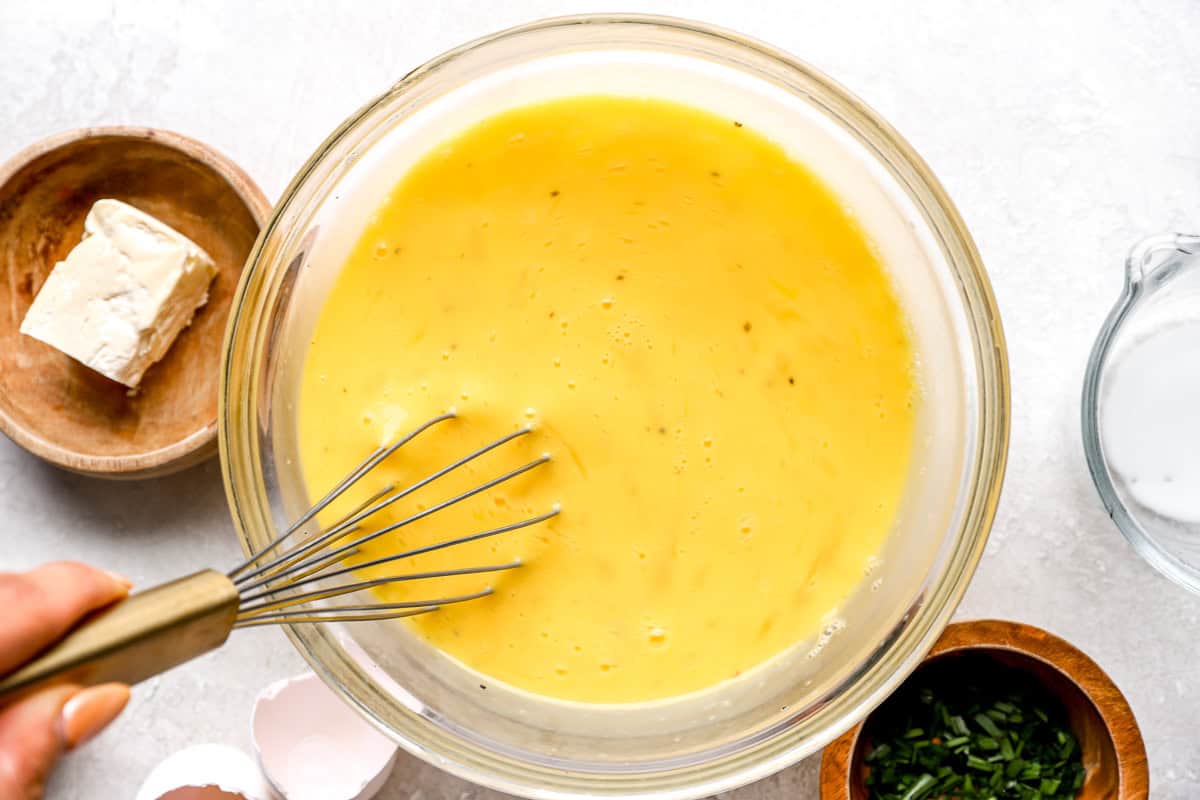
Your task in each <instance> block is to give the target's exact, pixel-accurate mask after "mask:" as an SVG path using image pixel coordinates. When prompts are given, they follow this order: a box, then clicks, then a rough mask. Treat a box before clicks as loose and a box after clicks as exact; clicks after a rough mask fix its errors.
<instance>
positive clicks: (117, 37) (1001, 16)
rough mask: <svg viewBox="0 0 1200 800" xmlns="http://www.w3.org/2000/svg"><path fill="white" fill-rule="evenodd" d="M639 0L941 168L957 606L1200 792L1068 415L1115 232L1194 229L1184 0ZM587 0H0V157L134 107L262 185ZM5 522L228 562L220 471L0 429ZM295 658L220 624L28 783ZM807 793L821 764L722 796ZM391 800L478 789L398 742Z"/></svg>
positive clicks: (1134, 570)
mask: <svg viewBox="0 0 1200 800" xmlns="http://www.w3.org/2000/svg"><path fill="white" fill-rule="evenodd" d="M248 5H253V10H247V9H246V8H244V6H248ZM627 5H628V4H627ZM636 5H638V6H640V7H641V8H642V9H643V10H654V11H660V12H663V13H669V14H675V15H679V16H689V17H694V18H699V19H705V20H708V21H711V22H715V23H718V24H723V25H725V26H728V27H731V28H735V29H738V30H741V31H744V32H746V33H748V34H751V35H753V36H756V37H758V38H761V39H764V40H766V41H769V42H771V43H773V44H775V45H778V46H780V47H783V48H785V49H787V50H790V51H791V52H793V53H795V54H796V55H798V56H800V57H801V58H804V59H806V60H808V61H810V62H811V63H813V64H815V65H816V66H818V67H820V68H822V69H824V70H825V71H827V72H829V73H831V74H832V75H833V76H835V77H836V78H837V79H838V80H840V81H841V82H843V83H844V84H845V85H846V86H848V87H849V88H850V89H851V90H852V91H854V92H856V93H857V94H859V95H860V96H861V97H862V98H863V99H865V100H866V101H867V102H868V103H870V104H871V105H873V106H874V107H875V108H877V109H878V110H879V111H880V112H882V113H883V114H884V115H885V116H886V117H887V118H888V119H890V120H891V122H892V123H893V124H895V125H896V127H897V128H899V129H900V130H901V131H902V132H903V133H904V135H905V136H906V137H908V139H909V140H910V141H911V142H912V143H913V145H914V146H915V147H916V148H917V150H918V151H919V152H920V153H921V154H922V155H923V156H924V157H925V158H926V159H927V160H928V161H929V162H930V164H931V165H932V166H933V168H934V170H935V171H936V172H937V174H938V175H939V176H940V177H941V178H942V180H943V182H944V183H945V185H946V187H947V189H948V190H949V192H950V195H951V196H952V197H953V198H954V200H955V201H956V203H957V204H958V206H959V208H960V210H961V211H962V213H963V216H964V217H965V218H966V220H967V223H968V225H969V227H970V228H971V230H972V231H973V233H974V235H975V237H976V240H977V242H978V244H979V247H980V250H981V251H982V253H983V256H984V259H985V261H986V262H987V264H988V267H989V269H990V272H991V275H992V279H993V281H994V284H995V289H996V294H997V296H998V299H999V302H1000V307H1001V310H1002V312H1003V318H1004V324H1005V328H1006V330H1007V334H1008V339H1009V346H1010V350H1011V357H1012V377H1013V385H1014V389H1013V436H1012V449H1011V461H1010V467H1009V477H1008V482H1007V485H1006V489H1005V493H1004V497H1003V501H1002V503H1001V508H1000V514H999V518H998V519H997V522H996V526H995V529H994V531H993V534H992V539H991V542H990V544H989V546H988V551H987V558H986V559H985V561H984V563H983V565H982V567H981V568H980V571H979V573H978V575H977V577H976V579H975V581H974V583H973V584H972V586H971V589H970V592H969V593H968V595H967V599H966V601H965V602H964V604H963V607H962V609H961V611H960V616H962V617H974V616H985V615H986V616H998V617H1006V618H1011V619H1017V620H1022V621H1026V622H1031V623H1034V624H1037V625H1041V626H1044V627H1046V628H1049V629H1050V630H1052V631H1055V632H1057V633H1059V634H1061V635H1063V636H1065V637H1067V638H1068V639H1070V640H1072V641H1073V642H1075V643H1076V644H1078V645H1079V646H1081V647H1082V648H1083V649H1085V650H1086V651H1088V652H1089V653H1091V654H1092V655H1093V656H1094V657H1095V658H1096V659H1097V660H1098V661H1099V662H1100V663H1101V665H1102V666H1103V667H1104V668H1105V669H1107V670H1108V671H1109V673H1110V674H1111V675H1112V676H1113V677H1114V678H1115V679H1116V681H1117V682H1118V683H1119V684H1120V685H1121V686H1122V687H1123V688H1124V690H1125V691H1126V693H1127V694H1128V696H1129V699H1130V701H1131V703H1132V704H1133V708H1134V711H1135V712H1136V713H1137V715H1138V718H1139V720H1140V721H1141V724H1142V728H1143V731H1144V733H1145V736H1146V741H1147V744H1148V746H1149V751H1150V763H1151V771H1152V775H1153V782H1154V790H1153V796H1154V797H1155V798H1156V800H1157V799H1160V798H1161V799H1162V800H1185V799H1188V798H1195V797H1198V796H1200V743H1198V741H1197V738H1196V735H1195V723H1196V720H1198V719H1200V658H1197V656H1198V654H1200V653H1198V650H1200V648H1198V646H1197V644H1196V632H1197V631H1198V630H1200V619H1198V617H1200V598H1193V597H1191V596H1188V595H1187V594H1185V593H1184V592H1183V591H1182V590H1179V589H1176V588H1175V587H1174V586H1173V585H1171V584H1169V583H1167V582H1166V581H1165V580H1164V579H1161V578H1159V577H1158V576H1157V575H1156V574H1154V573H1152V572H1151V571H1150V569H1149V568H1148V567H1146V566H1144V565H1143V564H1142V563H1141V562H1140V561H1138V560H1137V558H1136V557H1135V556H1134V555H1133V553H1132V552H1131V551H1130V549H1129V548H1128V547H1127V546H1126V545H1125V544H1124V542H1123V540H1121V539H1120V537H1119V536H1118V534H1117V533H1116V531H1115V530H1114V529H1113V528H1112V526H1111V525H1110V523H1109V522H1108V520H1107V518H1106V517H1105V516H1104V514H1103V512H1102V511H1101V509H1100V506H1099V503H1098V501H1097V500H1096V497H1095V494H1094V492H1093V490H1092V487H1091V484H1090V482H1089V480H1088V477H1087V474H1086V471H1085V468H1084V464H1083V458H1082V455H1081V452H1080V446H1079V435H1078V431H1077V428H1078V424H1077V420H1078V414H1077V402H1078V390H1079V382H1080V378H1081V375H1082V371H1083V363H1084V360H1085V358H1086V355H1087V352H1088V349H1089V347H1090V344H1091V339H1092V337H1093V336H1094V334H1095V332H1096V330H1097V328H1098V327H1099V324H1100V321H1101V319H1102V318H1103V316H1104V314H1105V312H1106V311H1107V309H1108V306H1109V305H1110V304H1111V302H1112V301H1113V300H1114V299H1115V297H1116V294H1117V291H1118V289H1119V286H1120V267H1119V265H1120V260H1121V257H1122V255H1123V253H1124V250H1125V249H1126V248H1127V247H1128V246H1129V245H1130V244H1131V243H1132V242H1133V241H1134V240H1136V239H1137V238H1139V237H1141V236H1143V235H1145V234H1149V233H1155V232H1159V231H1164V230H1171V229H1181V230H1193V231H1195V230H1197V229H1200V218H1198V217H1197V210H1198V209H1200V61H1198V60H1197V59H1196V58H1195V56H1194V54H1193V52H1192V45H1193V44H1194V36H1193V35H1192V34H1191V33H1189V31H1195V30H1197V29H1198V26H1200V5H1197V4H1196V3H1194V2H1189V0H1155V2H1153V3H1149V2H1144V3H1143V2H1130V1H1129V0H1103V1H1101V0H1072V1H1071V2H1057V3H1040V2H1033V1H1032V0H1031V2H1023V3H1016V2H1010V3H988V4H983V3H975V4H970V5H969V7H968V6H967V5H964V4H962V3H958V2H955V0H914V2H911V3H903V4H901V3H886V2H879V3H866V2H840V3H779V2H770V1H769V0H740V1H739V2H737V3H728V2H716V1H714V2H642V3H638V4H636ZM335 7H340V9H341V10H339V11H336V12H335V11H333V9H334V8H335ZM595 7H596V6H595V4H594V3H588V2H565V1H564V2H552V0H543V1H541V2H525V3H520V2H510V3H492V2H488V0H475V2H470V1H469V0H460V1H458V2H439V3H425V4H416V3H399V2H394V0H381V1H380V2H365V1H364V2H355V3H352V4H351V3H345V4H337V5H336V6H335V4H331V3H325V2H317V0H305V1H303V2H286V0H280V1H279V2H260V3H254V4H245V3H239V2H233V1H232V0H230V1H229V2H216V1H213V2H201V1H199V0H193V2H188V3H178V4H175V3H168V2H153V1H147V2H100V1H99V0H93V1H91V2H79V3H68V2H55V1H51V0H0V112H2V113H0V115H2V119H3V125H0V157H6V156H7V155H9V154H11V153H12V152H14V151H16V150H17V149H19V148H21V147H23V146H25V145H27V144H29V143H31V142H33V141H35V140H37V139H38V138H40V137H42V136H44V135H46V134H49V133H53V132H56V131H60V130H64V129H68V128H74V127H78V126H83V125H96V124H106V123H138V124H146V125H155V126H162V127H166V128H173V129H175V130H178V131H181V132H183V133H186V134H189V135H191V136H194V137H197V138H199V139H202V140H204V141H206V142H209V143H211V144H213V145H215V146H217V147H219V148H221V149H223V150H225V151H226V152H227V153H229V154H230V155H231V156H233V157H234V158H235V159H236V160H237V161H238V162H240V163H241V164H242V165H243V166H244V167H245V168H246V169H247V170H248V171H249V172H250V173H251V174H252V175H253V176H254V177H255V178H256V179H257V180H258V181H259V182H260V183H261V184H262V186H263V187H264V189H265V190H266V191H267V193H268V195H270V196H276V195H277V194H278V193H279V191H280V190H281V189H282V188H283V186H284V185H285V183H286V181H287V180H288V179H289V178H290V176H291V175H292V173H293V172H294V171H295V170H296V168H297V167H299V166H300V164H301V163H302V161H303V160H304V159H305V158H306V157H307V156H308V155H309V153H310V152H311V151H312V150H313V149H314V148H315V146H316V145H317V144H318V142H319V141H320V140H321V139H322V138H323V137H324V136H325V134H326V133H328V132H329V131H330V130H331V129H332V128H333V127H334V126H335V125H337V124H338V123H339V122H341V120H342V119H343V118H344V117H345V116H346V115H347V114H349V113H350V112H351V111H353V110H354V109H355V108H357V107H358V106H359V105H360V104H362V103H363V102H365V101H366V100H367V99H368V98H370V97H372V96H373V95H375V94H376V93H378V92H379V91H381V90H382V89H384V88H385V87H387V86H388V85H389V84H390V83H391V82H392V81H394V80H395V79H397V78H399V77H400V76H401V75H403V74H404V73H405V72H406V71H408V70H409V69H410V68H411V67H413V66H415V65H417V64H418V63H420V62H421V61H423V60H424V59H426V58H428V57H430V56H432V55H434V54H436V53H438V52H440V51H441V50H444V49H446V48H448V47H451V46H453V45H456V44H458V43H460V42H462V41H465V40H467V39H469V38H472V37H475V36H478V35H480V34H483V33H487V32H489V31H492V30H495V29H498V28H502V27H505V26H508V25H511V24H514V23H517V22H521V21H525V20H529V19H533V18H537V17H543V16H551V15H557V14H565V13H571V12H578V11H586V10H591V9H594V8H595ZM351 8H353V11H351ZM0 519H3V520H4V531H5V534H4V537H5V538H4V542H5V546H4V547H3V550H2V552H0V566H2V567H3V568H18V567H25V566H30V565H33V564H35V563H38V562H40V561H43V560H45V559H49V558H58V557H63V556H72V557H77V558H82V559H85V560H88V561H92V562H95V563H98V564H102V565H104V566H108V567H112V568H115V569H119V570H122V571H124V572H126V573H128V574H129V575H131V576H132V577H133V578H134V579H136V580H137V581H138V582H139V583H142V584H146V583H150V582H152V581H156V580H160V579H164V578H167V577H170V576H173V575H176V574H178V573H179V572H181V571H183V570H186V569H190V568H192V567H199V566H204V565H210V564H213V565H220V564H226V563H229V562H230V561H231V560H232V559H233V557H234V555H235V553H236V549H235V545H234V542H233V532H232V528H231V524H230V522H229V519H228V515H227V513H226V509H225V505H224V497H223V493H222V489H221V485H220V476H219V471H218V468H217V465H216V464H215V463H209V464H206V465H204V466H202V467H198V468H196V469H193V470H190V471H188V472H186V473H184V474H182V475H179V476H176V477H172V478H167V479H163V480H157V481H150V482H146V483H139V484H124V485H121V484H110V483H100V482H95V481H91V480H88V479H84V478H79V477H74V476H70V475H66V474H64V473H60V472H58V471H56V470H54V469H51V468H49V467H45V466H43V465H42V464H40V463H39V462H37V461H36V460H35V459H33V458H31V457H28V456H26V455H25V454H24V453H23V452H21V451H19V450H18V449H16V448H15V447H13V446H12V445H10V444H9V443H8V442H7V441H0ZM300 669H301V663H300V659H299V658H298V657H297V656H296V655H295V654H294V653H293V652H291V650H290V648H289V646H288V645H287V643H286V641H285V639H284V637H283V635H282V634H280V633H278V632H276V631H264V632H255V633H240V634H238V635H237V636H236V637H235V640H234V641H233V642H232V643H231V644H230V645H229V646H228V647H226V648H225V649H223V650H221V651H220V652H218V653H216V654H213V655H210V656H208V657H206V658H203V659H201V660H199V661H197V662H196V663H193V664H191V665H188V666H186V667H184V668H182V669H180V670H177V671H175V672H173V673H171V674H170V675H167V676H164V677H162V678H160V679H158V680H156V681H153V682H151V683H149V684H148V685H145V686H143V687H141V688H139V689H138V690H137V692H136V693H135V699H134V702H133V704H132V707H131V708H130V710H129V712H128V713H127V714H126V715H125V716H124V717H123V718H122V720H121V721H120V723H119V724H118V725H117V726H115V727H114V728H113V729H112V730H111V731H109V732H108V733H106V734H105V735H104V736H103V737H102V738H100V739H99V740H97V741H96V742H94V743H93V744H91V745H89V746H88V747H87V748H85V749H84V750H82V751H81V752H79V753H77V754H74V755H72V756H71V757H70V758H69V759H68V760H67V762H66V763H65V764H64V766H63V768H62V769H61V770H60V772H59V774H58V776H57V778H56V779H55V781H54V783H53V785H52V788H51V791H50V797H51V798H53V800H85V799H86V800H92V798H101V797H103V798H124V797H132V796H133V794H134V792H135V790H136V787H137V786H138V785H139V783H140V782H141V780H142V779H143V777H144V776H145V775H146V774H147V772H148V771H149V769H150V768H151V767H152V765H153V764H154V763H156V762H157V761H159V760H160V759H161V758H163V757H164V756H166V755H167V754H169V753H170V752H172V751H174V750H176V749H178V748H180V747H182V746H185V745H187V744H192V743H196V742H201V741H225V742H229V743H232V744H236V745H240V746H247V745H248V741H247V732H246V729H247V722H248V719H249V709H250V701H251V698H252V697H253V696H254V694H255V693H256V692H257V691H258V689H259V688H260V687H262V686H264V685H265V684H266V683H267V682H269V681H270V680H272V679H274V678H277V677H280V676H283V675H287V674H290V673H293V672H296V671H298V670H300ZM816 794H817V789H816V761H815V759H814V760H810V761H808V762H805V763H804V764H801V765H799V766H798V767H796V768H794V769H792V770H788V771H786V772H784V773H782V774H781V775H779V776H777V777H775V778H772V779H770V780H768V781H764V782H762V783H760V784H758V785H756V786H753V787H749V788H746V789H744V790H741V791H739V792H735V793H732V794H731V795H730V796H731V797H736V798H739V799H744V800H749V799H750V798H763V799H765V798H784V797H787V798H810V797H816ZM383 796H384V797H385V798H388V800H395V799H396V798H410V797H411V798H418V797H419V798H431V799H433V798H437V799H440V798H473V797H485V796H489V795H488V793H487V792H483V791H480V790H477V789H475V788H473V787H471V786H469V785H467V784H464V783H462V782H460V781H457V780H454V779H450V778H448V777H445V776H443V775H441V774H440V773H438V772H437V771H436V770H434V769H432V768H429V767H426V766H424V765H421V764H419V763H417V762H415V761H413V760H411V759H406V760H404V761H402V764H401V767H400V769H398V771H397V775H396V777H395V779H393V781H392V782H391V784H390V785H389V788H388V789H387V790H386V791H385V792H384V794H383Z"/></svg>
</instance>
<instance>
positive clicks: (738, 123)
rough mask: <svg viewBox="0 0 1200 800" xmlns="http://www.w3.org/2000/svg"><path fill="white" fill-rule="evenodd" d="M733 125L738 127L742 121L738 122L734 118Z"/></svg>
mask: <svg viewBox="0 0 1200 800" xmlns="http://www.w3.org/2000/svg"><path fill="white" fill-rule="evenodd" d="M733 127H735V128H740V127H742V123H740V122H738V121H737V120H736V119H735V120H734V121H733Z"/></svg>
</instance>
